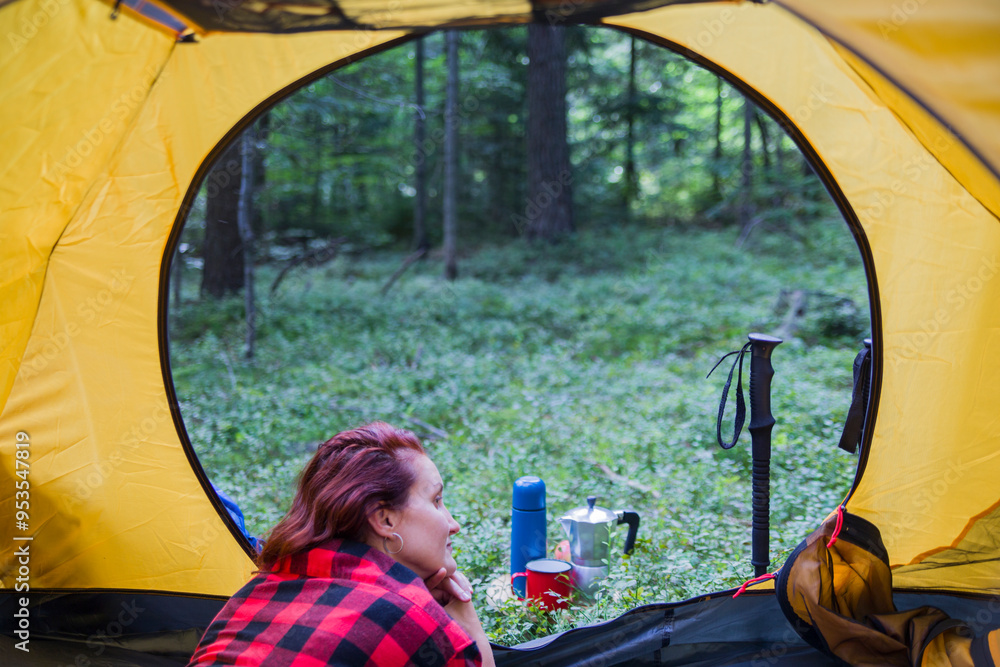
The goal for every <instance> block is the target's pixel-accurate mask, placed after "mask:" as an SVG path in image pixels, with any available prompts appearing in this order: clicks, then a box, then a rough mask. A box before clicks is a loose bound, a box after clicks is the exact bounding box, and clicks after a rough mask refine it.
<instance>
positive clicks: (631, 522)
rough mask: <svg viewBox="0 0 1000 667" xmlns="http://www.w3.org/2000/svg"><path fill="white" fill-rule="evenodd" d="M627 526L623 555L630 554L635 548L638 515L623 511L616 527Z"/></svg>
mask: <svg viewBox="0 0 1000 667" xmlns="http://www.w3.org/2000/svg"><path fill="white" fill-rule="evenodd" d="M623 523H627V524H628V535H626V536H625V549H624V550H623V553H625V554H630V553H632V550H633V549H634V548H635V536H636V533H638V532H639V515H638V514H636V513H635V512H630V511H625V512H622V513H621V516H619V517H618V525H621V524H623Z"/></svg>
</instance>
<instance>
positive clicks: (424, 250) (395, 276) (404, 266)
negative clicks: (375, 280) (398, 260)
mask: <svg viewBox="0 0 1000 667" xmlns="http://www.w3.org/2000/svg"><path fill="white" fill-rule="evenodd" d="M426 254H427V248H420V249H419V250H417V251H416V252H413V253H410V255H409V256H408V257H407V258H406V259H404V260H403V263H402V265H400V267H399V268H398V269H396V272H395V273H394V274H392V276H390V277H389V280H387V281H386V283H385V285H382V296H385V295H386V294H388V293H389V290H390V289H391V288H392V286H393V284H394V283H395V282H396V281H397V280H399V277H400V276H401V275H403V274H404V273H406V270H407V269H408V268H410V265H412V264H413V263H414V262H416V261H417V260H418V259H420V258H421V257H423V256H424V255H426Z"/></svg>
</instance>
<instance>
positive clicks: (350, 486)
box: [257, 422, 424, 571]
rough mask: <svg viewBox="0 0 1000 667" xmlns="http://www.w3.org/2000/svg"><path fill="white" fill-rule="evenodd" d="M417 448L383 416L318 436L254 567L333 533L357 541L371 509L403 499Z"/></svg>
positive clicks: (268, 566) (416, 442)
mask: <svg viewBox="0 0 1000 667" xmlns="http://www.w3.org/2000/svg"><path fill="white" fill-rule="evenodd" d="M423 453H424V448H423V446H422V445H421V444H420V441H419V440H418V439H417V437H416V436H415V435H413V433H411V432H409V431H404V430H401V429H397V428H393V427H392V426H389V425H388V424H386V423H384V422H372V423H371V424H367V425H365V426H361V427H359V428H356V429H353V430H351V431H344V432H342V433H338V434H337V435H335V436H333V437H332V438H330V439H329V440H327V441H326V442H324V443H323V444H322V445H320V446H319V448H318V449H317V450H316V454H315V455H313V457H312V459H311V460H310V461H309V463H308V464H307V465H306V467H305V470H303V471H302V476H301V477H300V478H299V488H298V491H297V492H296V494H295V500H293V501H292V508H291V509H290V510H288V513H287V514H286V515H285V516H284V518H282V519H281V521H279V522H278V525H276V526H275V527H274V529H273V530H272V531H271V534H270V535H269V536H268V538H267V540H266V541H265V543H264V548H263V550H262V551H261V552H260V555H258V556H257V567H258V568H259V569H260V570H261V571H269V570H271V569H272V568H273V566H274V564H275V563H276V562H277V561H278V560H279V559H281V558H285V557H287V556H293V555H295V554H298V553H301V552H303V551H307V550H309V549H311V548H313V547H315V546H317V545H319V544H322V543H323V542H326V541H327V540H330V539H333V538H346V539H351V540H356V541H359V542H360V541H363V540H364V539H365V537H366V535H367V534H368V530H369V528H368V517H369V515H370V514H371V513H372V512H375V511H376V510H378V509H379V508H382V507H387V508H390V509H396V508H400V507H403V506H404V505H406V501H407V499H408V497H409V493H410V487H411V486H413V483H414V481H415V479H416V472H415V471H414V470H413V467H412V466H411V465H410V460H411V459H412V458H413V457H414V456H416V455H417V454H423Z"/></svg>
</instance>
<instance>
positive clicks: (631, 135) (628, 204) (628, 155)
mask: <svg viewBox="0 0 1000 667" xmlns="http://www.w3.org/2000/svg"><path fill="white" fill-rule="evenodd" d="M629 40H630V47H631V50H630V53H629V61H628V102H627V105H628V106H626V107H625V125H626V128H627V129H626V139H625V191H624V193H625V202H624V203H625V217H626V218H628V217H631V213H632V202H633V201H635V198H636V195H637V194H638V192H639V179H638V176H637V174H636V172H635V107H636V90H635V66H636V62H635V55H636V53H635V51H636V41H635V37H632V36H630V37H629Z"/></svg>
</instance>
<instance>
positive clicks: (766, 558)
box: [748, 333, 782, 577]
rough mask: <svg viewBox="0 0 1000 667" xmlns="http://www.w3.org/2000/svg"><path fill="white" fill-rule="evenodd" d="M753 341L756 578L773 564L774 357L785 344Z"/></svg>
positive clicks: (768, 339) (771, 338)
mask: <svg viewBox="0 0 1000 667" xmlns="http://www.w3.org/2000/svg"><path fill="white" fill-rule="evenodd" d="M748 338H749V339H750V427H749V431H750V438H751V443H752V447H751V453H752V459H753V474H752V487H753V491H752V501H753V502H752V506H753V520H752V529H751V555H750V563H751V564H752V565H753V567H754V576H757V577H759V576H761V575H762V574H765V573H766V572H767V568H768V566H769V565H770V564H771V560H770V555H769V551H770V544H769V542H770V536H769V531H770V522H771V516H770V515H771V507H770V505H771V429H772V428H773V427H774V416H773V415H772V414H771V378H772V377H773V376H774V368H773V367H772V366H771V353H772V352H773V351H774V348H775V347H777V346H778V345H779V344H781V342H782V341H781V339H780V338H775V337H774V336H768V335H766V334H759V333H752V334H750V335H749V336H748Z"/></svg>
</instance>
